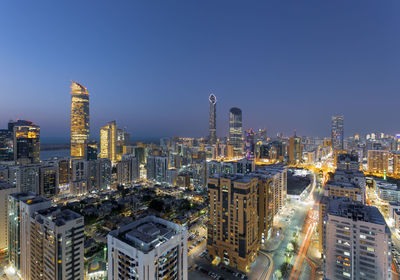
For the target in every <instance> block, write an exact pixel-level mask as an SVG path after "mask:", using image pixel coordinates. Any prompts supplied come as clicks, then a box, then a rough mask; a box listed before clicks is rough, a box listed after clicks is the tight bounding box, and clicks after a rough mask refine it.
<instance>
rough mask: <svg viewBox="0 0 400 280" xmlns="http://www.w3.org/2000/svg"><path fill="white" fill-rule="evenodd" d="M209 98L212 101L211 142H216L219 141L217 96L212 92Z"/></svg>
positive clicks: (210, 119)
mask: <svg viewBox="0 0 400 280" xmlns="http://www.w3.org/2000/svg"><path fill="white" fill-rule="evenodd" d="M208 100H209V101H210V116H209V131H210V135H209V138H210V143H212V144H215V142H216V141H217V98H216V97H215V95H214V94H213V93H211V94H210V96H209V97H208Z"/></svg>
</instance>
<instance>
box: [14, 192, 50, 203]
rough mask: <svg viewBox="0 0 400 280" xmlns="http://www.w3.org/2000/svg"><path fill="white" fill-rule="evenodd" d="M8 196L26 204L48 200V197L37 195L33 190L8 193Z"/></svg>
mask: <svg viewBox="0 0 400 280" xmlns="http://www.w3.org/2000/svg"><path fill="white" fill-rule="evenodd" d="M10 196H11V197H13V198H14V199H16V200H19V201H21V202H24V203H26V204H36V203H42V202H46V201H50V199H48V198H46V197H43V196H39V195H37V194H36V193H34V192H19V193H13V194H10Z"/></svg>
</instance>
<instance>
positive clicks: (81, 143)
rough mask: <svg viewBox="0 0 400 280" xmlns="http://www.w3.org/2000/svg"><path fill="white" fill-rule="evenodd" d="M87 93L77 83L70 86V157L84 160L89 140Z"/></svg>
mask: <svg viewBox="0 0 400 280" xmlns="http://www.w3.org/2000/svg"><path fill="white" fill-rule="evenodd" d="M89 132H90V124H89V92H88V91H87V89H86V88H85V87H84V86H82V85H81V84H79V83H77V82H72V85H71V157H72V158H76V159H85V158H86V156H87V142H88V140H89Z"/></svg>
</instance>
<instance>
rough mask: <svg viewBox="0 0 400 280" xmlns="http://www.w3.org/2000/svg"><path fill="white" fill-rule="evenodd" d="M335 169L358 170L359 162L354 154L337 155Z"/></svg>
mask: <svg viewBox="0 0 400 280" xmlns="http://www.w3.org/2000/svg"><path fill="white" fill-rule="evenodd" d="M336 168H337V169H341V170H354V171H358V170H360V162H359V161H358V156H357V155H355V154H339V155H338V156H337V162H336Z"/></svg>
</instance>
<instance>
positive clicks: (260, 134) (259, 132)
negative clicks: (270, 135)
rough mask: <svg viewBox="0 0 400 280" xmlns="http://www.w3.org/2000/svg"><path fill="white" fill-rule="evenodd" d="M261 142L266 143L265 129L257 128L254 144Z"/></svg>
mask: <svg viewBox="0 0 400 280" xmlns="http://www.w3.org/2000/svg"><path fill="white" fill-rule="evenodd" d="M259 141H261V142H263V141H267V129H266V128H259V129H258V130H257V139H256V142H259Z"/></svg>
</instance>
